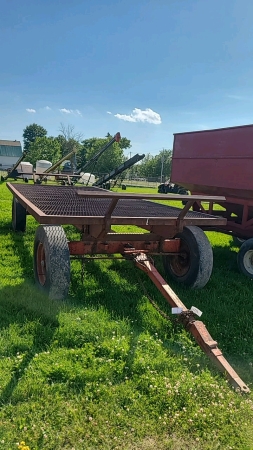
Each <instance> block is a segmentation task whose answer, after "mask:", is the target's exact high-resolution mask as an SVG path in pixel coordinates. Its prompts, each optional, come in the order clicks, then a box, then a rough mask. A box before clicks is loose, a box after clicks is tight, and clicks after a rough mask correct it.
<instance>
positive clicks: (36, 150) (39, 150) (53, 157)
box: [26, 136, 61, 166]
mask: <svg viewBox="0 0 253 450" xmlns="http://www.w3.org/2000/svg"><path fill="white" fill-rule="evenodd" d="M40 159H45V160H47V161H50V162H51V163H52V164H54V163H56V162H57V161H59V160H60V159H61V147H60V144H59V142H58V141H57V139H55V138H53V137H45V136H44V137H37V138H36V139H35V141H34V142H32V143H30V145H29V152H28V155H27V157H26V160H27V161H28V162H30V163H31V164H32V165H33V166H35V164H36V161H38V160H40Z"/></svg>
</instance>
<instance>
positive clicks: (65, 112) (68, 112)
mask: <svg viewBox="0 0 253 450" xmlns="http://www.w3.org/2000/svg"><path fill="white" fill-rule="evenodd" d="M59 111H61V112H62V113H64V114H76V115H78V116H81V117H82V113H81V111H79V109H66V108H61V109H59Z"/></svg>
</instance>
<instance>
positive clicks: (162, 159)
mask: <svg viewBox="0 0 253 450" xmlns="http://www.w3.org/2000/svg"><path fill="white" fill-rule="evenodd" d="M164 160H165V157H164V156H162V158H161V163H162V166H161V181H160V182H161V183H162V182H163V165H164Z"/></svg>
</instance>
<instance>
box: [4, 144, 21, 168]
mask: <svg viewBox="0 0 253 450" xmlns="http://www.w3.org/2000/svg"><path fill="white" fill-rule="evenodd" d="M21 156H22V147H21V143H20V141H5V140H0V170H6V169H9V168H11V167H13V166H14V164H16V162H17V161H18V160H19V158H20V157H21Z"/></svg>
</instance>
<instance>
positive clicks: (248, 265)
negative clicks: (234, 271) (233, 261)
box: [237, 238, 253, 278]
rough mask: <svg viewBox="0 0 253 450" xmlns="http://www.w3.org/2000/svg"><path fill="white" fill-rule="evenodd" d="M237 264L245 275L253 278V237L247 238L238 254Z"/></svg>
mask: <svg viewBox="0 0 253 450" xmlns="http://www.w3.org/2000/svg"><path fill="white" fill-rule="evenodd" d="M237 265H238V268H239V270H240V272H242V273H243V274H244V275H246V276H247V277H249V278H253V238H251V239H247V240H246V241H245V242H244V243H243V244H242V245H241V248H240V250H239V252H238V254H237Z"/></svg>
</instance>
